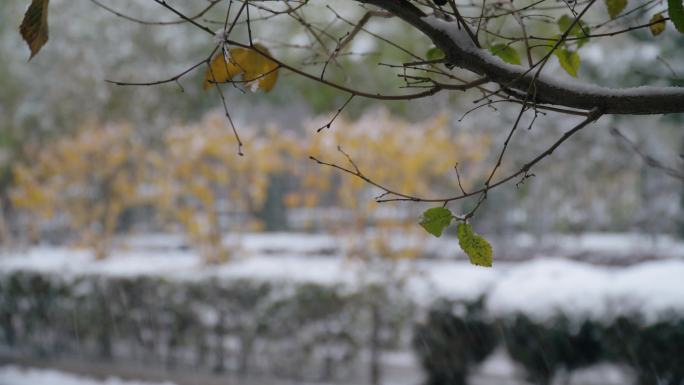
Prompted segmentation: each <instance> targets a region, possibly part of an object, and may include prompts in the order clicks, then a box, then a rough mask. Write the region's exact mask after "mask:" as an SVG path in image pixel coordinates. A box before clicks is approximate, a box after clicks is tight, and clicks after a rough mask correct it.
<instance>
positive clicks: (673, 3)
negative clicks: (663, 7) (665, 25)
mask: <svg viewBox="0 0 684 385" xmlns="http://www.w3.org/2000/svg"><path fill="white" fill-rule="evenodd" d="M667 13H668V15H669V16H670V20H672V24H674V26H675V28H676V29H677V31H679V32H681V33H684V3H683V2H682V0H667Z"/></svg>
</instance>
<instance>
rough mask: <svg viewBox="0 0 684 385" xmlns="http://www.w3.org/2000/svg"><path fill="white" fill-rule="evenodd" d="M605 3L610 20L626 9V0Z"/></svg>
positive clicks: (606, 1)
mask: <svg viewBox="0 0 684 385" xmlns="http://www.w3.org/2000/svg"><path fill="white" fill-rule="evenodd" d="M604 1H605V3H606V8H608V16H610V18H611V19H615V18H616V17H618V15H619V14H620V12H622V11H624V9H625V8H626V7H627V0H604ZM680 1H681V0H680Z"/></svg>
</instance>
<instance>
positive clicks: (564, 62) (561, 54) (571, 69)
mask: <svg viewBox="0 0 684 385" xmlns="http://www.w3.org/2000/svg"><path fill="white" fill-rule="evenodd" d="M553 54H554V55H556V57H557V58H558V61H559V62H560V65H561V67H563V69H564V70H565V72H567V73H568V74H570V76H573V77H577V72H578V71H579V67H580V57H579V54H578V53H577V52H576V51H571V50H569V49H557V50H556V51H554V52H553Z"/></svg>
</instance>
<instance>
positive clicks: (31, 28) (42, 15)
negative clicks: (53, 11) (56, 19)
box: [19, 0, 49, 60]
mask: <svg viewBox="0 0 684 385" xmlns="http://www.w3.org/2000/svg"><path fill="white" fill-rule="evenodd" d="M48 2H49V0H33V1H32V2H31V5H29V7H28V9H27V10H26V13H25V14H24V20H22V22H21V26H20V27H19V32H20V33H21V37H23V38H24V40H25V41H26V44H28V46H29V48H30V49H31V57H30V58H29V60H31V59H33V57H34V56H36V54H38V52H39V51H40V49H41V48H43V46H44V45H45V43H47V41H48V38H49V36H48Z"/></svg>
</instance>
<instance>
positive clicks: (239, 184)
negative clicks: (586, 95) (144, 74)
mask: <svg viewBox="0 0 684 385" xmlns="http://www.w3.org/2000/svg"><path fill="white" fill-rule="evenodd" d="M317 123H320V122H312V124H311V126H310V127H307V130H306V131H299V132H295V131H293V130H285V129H281V128H278V127H275V126H272V127H266V128H263V129H260V130H256V129H252V128H250V127H240V134H241V137H242V141H243V143H244V146H245V148H246V156H238V153H237V150H238V143H237V140H236V138H235V136H234V134H233V132H232V131H231V130H230V129H226V126H225V121H224V118H223V116H222V115H221V114H218V113H217V114H211V115H209V116H207V117H206V118H205V119H203V120H202V121H201V122H199V123H197V124H195V125H189V126H179V127H172V128H169V129H168V130H167V131H166V133H165V134H164V136H163V137H162V138H161V139H160V140H157V141H156V145H152V144H146V143H144V142H142V141H140V140H138V139H137V138H138V136H137V135H136V133H135V131H134V130H133V128H132V127H130V126H127V125H109V126H105V127H98V126H96V125H95V124H89V125H86V126H85V127H83V128H82V129H81V130H79V131H78V132H77V133H76V135H74V136H71V137H68V138H63V139H60V140H57V141H54V142H52V143H49V144H47V145H46V146H44V147H42V148H40V149H37V148H36V149H33V150H32V156H31V159H32V163H31V164H26V165H22V166H17V167H15V168H14V176H15V184H16V187H15V188H14V190H13V191H12V202H13V204H14V205H15V206H16V207H17V208H21V209H24V210H26V211H28V212H30V213H32V214H35V215H34V216H35V217H36V218H38V219H43V220H45V219H49V218H55V217H57V216H58V215H56V214H60V215H59V217H63V218H66V219H67V222H68V224H69V227H70V228H71V229H72V230H73V231H74V232H75V233H77V234H79V235H80V238H81V240H83V241H85V242H87V243H88V244H89V245H90V246H91V247H93V248H94V249H95V252H96V254H97V255H98V257H104V256H105V255H106V253H107V250H108V249H109V247H110V246H111V239H112V236H113V235H114V232H115V230H116V228H117V224H118V222H119V220H120V216H121V214H122V213H123V212H124V210H126V209H128V208H131V207H132V206H136V205H147V206H148V207H153V208H154V209H155V210H156V213H157V214H161V217H162V219H163V221H164V222H165V223H167V222H170V223H174V224H180V225H181V226H182V228H183V230H184V232H185V234H186V235H187V237H188V239H189V240H190V241H191V242H192V243H193V244H194V245H195V246H196V247H197V248H198V251H199V252H200V254H201V255H202V256H203V257H204V259H205V260H206V261H207V262H210V263H220V262H223V261H226V260H228V259H229V258H230V257H231V254H232V251H231V250H230V249H229V248H228V247H227V246H226V245H224V243H223V240H224V235H225V233H226V231H228V230H229V229H231V230H236V231H256V230H261V229H263V228H264V222H263V221H262V220H260V219H259V217H262V218H263V215H259V213H261V214H263V213H264V210H269V209H270V207H272V206H269V200H270V202H271V203H270V204H274V203H273V202H275V205H276V206H278V205H280V206H281V207H283V206H284V207H286V208H287V210H288V211H289V212H291V213H295V212H297V213H299V214H304V215H298V216H297V217H299V218H300V223H294V226H295V227H297V228H300V229H301V228H303V227H305V228H307V227H308V228H310V229H313V230H319V231H321V230H324V231H327V232H332V233H335V234H338V235H341V236H348V238H349V239H350V240H351V241H352V246H353V247H352V250H356V252H355V253H354V254H356V255H358V256H360V257H362V258H368V257H374V256H377V257H383V258H386V257H392V258H411V257H415V256H417V255H418V252H419V250H420V242H421V241H422V240H423V239H424V238H423V237H424V235H425V233H424V231H422V229H421V228H420V227H419V226H418V224H417V222H418V217H419V216H420V212H421V211H422V209H423V208H424V207H418V206H416V205H410V204H395V203H377V202H375V201H374V199H373V198H374V197H375V196H377V195H379V194H381V193H382V191H380V190H379V189H378V188H375V187H373V186H371V185H369V184H368V183H366V182H364V181H363V180H361V179H359V178H356V177H354V176H352V175H348V174H343V173H341V172H340V171H339V170H335V169H333V168H331V167H326V166H321V165H319V164H316V163H315V162H313V161H311V160H309V156H310V155H313V156H315V157H317V158H320V159H324V160H326V161H331V162H334V163H336V164H339V165H343V166H350V164H349V163H348V162H349V160H348V159H347V158H346V156H345V155H344V154H343V153H341V152H339V151H338V146H340V147H341V148H342V149H344V151H345V152H346V153H347V154H348V155H349V156H350V157H351V159H353V161H354V163H355V164H356V165H357V166H358V167H359V168H360V169H361V170H362V172H363V173H364V174H365V175H366V176H368V177H369V178H371V179H373V180H374V181H377V182H379V183H381V184H382V185H385V186H387V187H389V188H392V189H394V190H396V191H401V192H404V193H409V194H414V195H423V196H434V195H437V194H441V193H443V194H453V193H454V192H455V191H458V189H459V188H458V185H457V181H456V174H455V173H454V171H453V167H454V165H455V164H456V162H460V164H462V165H464V167H460V168H459V170H460V175H461V181H462V183H463V186H464V188H466V189H469V188H471V187H472V186H473V182H474V180H475V178H476V176H478V175H482V173H483V172H484V170H485V169H484V167H485V164H484V162H483V160H485V159H486V157H487V153H488V150H489V147H490V140H489V137H488V136H487V135H484V134H473V133H464V132H461V131H457V130H455V129H454V128H453V127H451V124H450V120H449V118H448V116H447V115H446V114H444V115H439V116H436V117H434V118H432V119H428V120H426V121H422V122H417V123H411V122H408V121H405V120H402V119H396V118H392V117H391V116H390V115H389V113H387V112H386V111H376V112H374V113H370V114H366V115H364V116H363V117H362V118H361V119H359V120H358V121H349V120H347V119H345V118H343V117H339V118H338V119H337V120H335V122H334V124H333V125H332V128H331V129H329V130H326V131H322V132H320V133H316V132H315V131H316V130H315V127H314V126H318V127H320V125H318V124H317ZM276 177H279V178H280V179H279V180H280V182H278V183H279V184H278V185H277V186H275V187H276V189H275V192H274V191H272V190H274V189H272V188H270V186H271V184H272V183H274V182H273V181H274V180H275V179H274V178H276ZM302 217H304V218H307V219H305V222H308V223H301V218H302ZM157 219H158V217H157ZM398 236H399V237H398ZM398 238H400V239H401V240H402V241H403V242H404V244H402V245H401V247H397V245H396V244H395V243H396V240H397V239H398Z"/></svg>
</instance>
